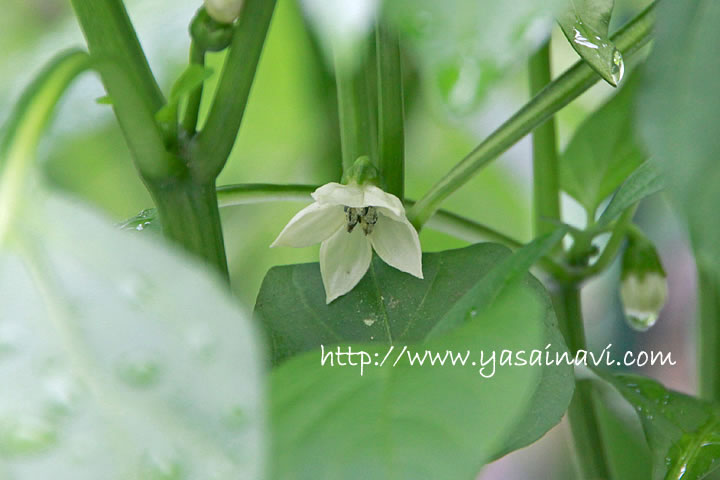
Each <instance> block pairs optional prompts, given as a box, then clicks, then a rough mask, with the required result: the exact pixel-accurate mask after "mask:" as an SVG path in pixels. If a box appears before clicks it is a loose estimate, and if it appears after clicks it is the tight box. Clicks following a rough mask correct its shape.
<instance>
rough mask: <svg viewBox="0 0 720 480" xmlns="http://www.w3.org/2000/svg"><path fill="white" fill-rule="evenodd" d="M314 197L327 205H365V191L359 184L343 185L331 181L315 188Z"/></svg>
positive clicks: (357, 206) (356, 206)
mask: <svg viewBox="0 0 720 480" xmlns="http://www.w3.org/2000/svg"><path fill="white" fill-rule="evenodd" d="M312 197H313V198H314V199H315V201H316V202H318V203H321V204H326V205H343V206H347V207H354V208H359V207H364V206H365V204H364V203H363V202H364V197H365V195H364V191H363V189H362V187H360V186H359V185H342V184H339V183H335V182H331V183H326V184H325V185H323V186H322V187H320V188H318V189H317V190H315V191H314V192H313V194H312Z"/></svg>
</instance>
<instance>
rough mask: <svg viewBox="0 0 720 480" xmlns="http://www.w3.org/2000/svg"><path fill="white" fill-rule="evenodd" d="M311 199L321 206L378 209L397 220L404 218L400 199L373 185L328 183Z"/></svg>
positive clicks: (403, 209) (314, 193) (316, 191)
mask: <svg viewBox="0 0 720 480" xmlns="http://www.w3.org/2000/svg"><path fill="white" fill-rule="evenodd" d="M312 197H313V198H314V199H315V201H316V202H318V203H321V204H327V205H343V206H347V207H353V208H362V207H379V208H384V209H387V210H389V211H391V212H392V214H393V216H394V217H397V218H398V219H399V218H400V217H404V216H405V208H404V207H403V204H402V202H401V201H400V199H399V198H398V197H396V196H395V195H391V194H389V193H387V192H385V191H383V190H382V189H381V188H378V187H376V186H375V185H356V184H350V185H341V184H339V183H328V184H325V185H323V186H322V187H320V188H318V189H317V190H315V192H313V194H312Z"/></svg>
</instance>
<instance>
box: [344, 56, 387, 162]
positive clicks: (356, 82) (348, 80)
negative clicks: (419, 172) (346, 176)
mask: <svg viewBox="0 0 720 480" xmlns="http://www.w3.org/2000/svg"><path fill="white" fill-rule="evenodd" d="M364 67H365V66H364V65H363V66H362V67H361V68H355V65H354V64H349V63H348V62H347V61H345V60H344V59H339V60H338V61H336V62H335V79H336V82H337V93H338V115H339V117H340V141H341V144H342V164H343V171H344V172H347V171H348V170H349V169H350V167H352V166H353V164H354V163H355V160H357V159H358V158H360V157H362V156H367V157H369V158H370V160H371V161H372V162H373V163H374V164H376V165H377V139H376V134H375V131H374V130H375V124H374V122H373V117H372V111H371V105H372V104H371V102H370V96H369V92H368V83H367V82H368V75H367V71H366V69H365V68H364Z"/></svg>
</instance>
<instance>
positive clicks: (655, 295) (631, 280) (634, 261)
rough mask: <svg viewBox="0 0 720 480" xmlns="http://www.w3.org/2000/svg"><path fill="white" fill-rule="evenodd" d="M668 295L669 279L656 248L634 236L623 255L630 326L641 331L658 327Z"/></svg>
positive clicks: (624, 300) (624, 294)
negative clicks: (658, 320) (656, 325)
mask: <svg viewBox="0 0 720 480" xmlns="http://www.w3.org/2000/svg"><path fill="white" fill-rule="evenodd" d="M667 294H668V287H667V276H666V275H665V270H664V269H663V267H662V264H661V262H660V256H659V255H658V253H657V250H656V249H655V246H654V245H653V244H652V243H650V241H648V240H647V239H645V238H638V237H637V236H631V237H630V238H629V241H628V246H627V248H626V249H625V253H624V254H623V259H622V281H621V284H620V298H621V299H622V303H623V309H624V310H625V319H626V320H627V322H628V325H629V326H630V327H631V328H633V329H634V330H638V331H641V332H644V331H647V330H648V329H649V328H650V327H652V326H653V325H655V322H657V319H658V316H659V315H660V311H661V310H662V308H663V306H664V305H665V301H666V300H667Z"/></svg>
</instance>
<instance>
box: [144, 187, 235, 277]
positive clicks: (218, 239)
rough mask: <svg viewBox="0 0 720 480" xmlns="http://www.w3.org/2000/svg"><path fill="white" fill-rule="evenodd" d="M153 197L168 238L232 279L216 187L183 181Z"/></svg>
mask: <svg viewBox="0 0 720 480" xmlns="http://www.w3.org/2000/svg"><path fill="white" fill-rule="evenodd" d="M152 193H153V197H154V199H155V204H156V205H157V209H158V213H159V214H160V218H161V221H162V226H163V233H164V234H165V236H166V237H168V238H169V239H171V240H174V241H175V242H177V243H178V244H179V245H181V246H182V247H183V248H184V249H185V250H187V251H189V252H190V253H193V254H195V255H196V256H197V257H199V258H201V259H203V260H205V262H207V263H208V264H209V265H212V266H214V267H216V268H217V269H218V271H219V272H220V273H221V274H222V275H223V276H224V277H225V278H226V279H227V278H229V275H228V265H227V259H226V256H225V244H224V242H223V235H222V224H221V223H220V212H219V208H218V203H217V194H216V189H215V183H214V182H212V183H210V184H206V185H201V184H198V183H196V182H194V181H191V180H190V179H187V180H185V181H183V180H180V181H176V182H171V183H168V184H166V185H164V186H163V187H162V188H160V189H158V190H154V191H153V192H152Z"/></svg>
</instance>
